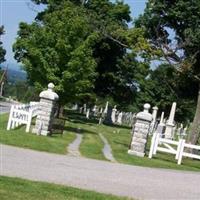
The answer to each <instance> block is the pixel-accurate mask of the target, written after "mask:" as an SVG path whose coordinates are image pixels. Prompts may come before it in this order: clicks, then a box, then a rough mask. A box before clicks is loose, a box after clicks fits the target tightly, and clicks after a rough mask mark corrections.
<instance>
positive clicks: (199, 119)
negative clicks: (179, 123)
mask: <svg viewBox="0 0 200 200" xmlns="http://www.w3.org/2000/svg"><path fill="white" fill-rule="evenodd" d="M199 137H200V84H199V93H198V98H197V108H196V113H195V116H194V120H193V123H192V126H191V130H190V133H189V136H188V142H189V143H191V144H197V143H198V140H199Z"/></svg>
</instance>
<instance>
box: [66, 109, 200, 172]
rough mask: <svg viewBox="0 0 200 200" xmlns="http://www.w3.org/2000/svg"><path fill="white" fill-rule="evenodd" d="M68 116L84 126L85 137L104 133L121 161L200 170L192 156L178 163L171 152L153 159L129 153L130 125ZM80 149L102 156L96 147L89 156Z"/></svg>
mask: <svg viewBox="0 0 200 200" xmlns="http://www.w3.org/2000/svg"><path fill="white" fill-rule="evenodd" d="M67 116H68V118H69V120H70V121H72V122H73V123H75V124H76V127H82V128H83V127H84V131H85V133H86V136H85V137H87V135H92V133H94V132H95V133H96V134H98V133H101V134H103V135H104V136H105V137H106V139H107V140H108V142H109V144H110V146H111V148H112V153H113V155H114V157H115V159H116V160H117V161H118V162H119V163H125V164H131V165H138V166H146V167H155V168H167V169H178V170H191V171H200V161H198V160H194V159H190V158H183V162H182V164H181V165H177V161H176V160H175V159H174V157H175V155H171V154H165V153H157V154H156V156H154V157H153V158H152V159H149V158H148V157H144V158H140V157H137V156H133V155H129V154H128V153H127V151H128V149H129V145H130V141H131V128H130V127H128V126H118V125H113V126H111V125H104V124H101V125H99V124H98V121H97V120H96V121H95V120H94V119H91V120H87V119H85V117H84V116H81V115H79V114H75V113H71V112H69V113H67ZM150 143H151V137H149V138H148V144H147V149H146V151H147V155H148V152H149V149H150ZM83 146H84V148H87V147H85V145H83ZM80 151H81V153H82V154H83V155H85V156H87V157H90V158H96V159H101V158H100V156H97V155H96V153H95V151H94V149H93V150H90V151H89V154H90V155H89V156H88V154H84V152H83V149H80ZM92 154H93V155H92Z"/></svg>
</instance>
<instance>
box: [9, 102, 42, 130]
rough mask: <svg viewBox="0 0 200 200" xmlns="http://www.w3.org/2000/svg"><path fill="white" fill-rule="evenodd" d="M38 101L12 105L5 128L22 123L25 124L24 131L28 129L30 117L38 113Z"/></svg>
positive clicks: (14, 126)
mask: <svg viewBox="0 0 200 200" xmlns="http://www.w3.org/2000/svg"><path fill="white" fill-rule="evenodd" d="M38 111H39V102H30V104H20V105H12V106H11V109H10V115H9V119H8V124H7V130H10V129H14V128H16V127H18V126H20V125H22V124H25V125H26V132H29V131H30V127H31V121H32V118H33V117H35V116H36V115H37V114H38Z"/></svg>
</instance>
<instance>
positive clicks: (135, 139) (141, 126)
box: [128, 104, 153, 157]
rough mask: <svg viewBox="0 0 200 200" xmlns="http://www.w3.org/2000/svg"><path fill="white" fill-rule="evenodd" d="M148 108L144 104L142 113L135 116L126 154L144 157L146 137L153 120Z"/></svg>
mask: <svg viewBox="0 0 200 200" xmlns="http://www.w3.org/2000/svg"><path fill="white" fill-rule="evenodd" d="M150 107H151V106H150V104H144V111H143V112H139V113H138V114H137V115H136V121H135V124H134V127H133V130H132V131H133V132H132V140H131V144H130V149H129V150H128V154H131V155H136V156H140V157H144V155H145V149H146V143H147V137H148V133H149V131H150V125H151V122H152V119H153V117H152V115H151V114H150V113H149V109H150Z"/></svg>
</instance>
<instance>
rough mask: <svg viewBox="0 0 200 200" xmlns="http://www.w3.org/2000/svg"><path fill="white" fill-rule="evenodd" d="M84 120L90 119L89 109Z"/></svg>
mask: <svg viewBox="0 0 200 200" xmlns="http://www.w3.org/2000/svg"><path fill="white" fill-rule="evenodd" d="M86 118H87V119H89V118H90V109H89V108H88V109H87V112H86Z"/></svg>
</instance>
